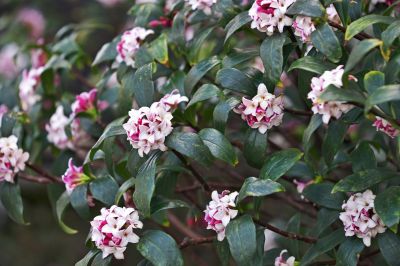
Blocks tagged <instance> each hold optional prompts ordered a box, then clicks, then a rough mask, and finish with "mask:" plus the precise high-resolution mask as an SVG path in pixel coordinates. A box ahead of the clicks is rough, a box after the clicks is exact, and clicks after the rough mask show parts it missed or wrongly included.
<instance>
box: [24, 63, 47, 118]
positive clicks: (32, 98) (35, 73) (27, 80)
mask: <svg viewBox="0 0 400 266" xmlns="http://www.w3.org/2000/svg"><path fill="white" fill-rule="evenodd" d="M42 72H43V67H39V68H32V69H30V70H24V72H23V73H22V80H21V82H20V84H19V98H20V100H21V107H22V110H24V111H25V112H29V111H30V110H31V108H32V106H33V105H34V104H35V103H36V102H38V101H39V100H40V96H39V95H37V94H36V89H37V87H38V86H39V84H40V75H41V74H42Z"/></svg>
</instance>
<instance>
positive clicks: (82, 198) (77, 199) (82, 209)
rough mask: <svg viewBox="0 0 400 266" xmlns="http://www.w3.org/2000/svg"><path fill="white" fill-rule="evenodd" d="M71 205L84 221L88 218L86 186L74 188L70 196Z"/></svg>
mask: <svg viewBox="0 0 400 266" xmlns="http://www.w3.org/2000/svg"><path fill="white" fill-rule="evenodd" d="M70 200H71V205H72V207H73V208H74V209H75V211H76V212H77V213H78V214H79V216H80V217H82V218H83V219H85V220H89V218H90V210H89V205H88V203H87V184H82V185H79V186H77V187H75V188H74V190H72V193H71V195H70Z"/></svg>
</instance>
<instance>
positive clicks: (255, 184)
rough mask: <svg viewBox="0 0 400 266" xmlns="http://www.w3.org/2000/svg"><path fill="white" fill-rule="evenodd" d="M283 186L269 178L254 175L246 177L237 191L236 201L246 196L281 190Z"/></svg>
mask: <svg viewBox="0 0 400 266" xmlns="http://www.w3.org/2000/svg"><path fill="white" fill-rule="evenodd" d="M283 191H285V188H284V187H283V186H282V185H281V184H279V183H278V182H275V181H272V180H270V179H258V178H255V177H249V178H246V180H245V181H244V183H243V185H242V188H241V189H240V191H239V196H238V198H237V202H240V201H242V200H243V199H244V198H246V197H263V196H267V195H271V194H273V193H276V192H283Z"/></svg>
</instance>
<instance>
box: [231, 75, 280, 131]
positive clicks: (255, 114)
mask: <svg viewBox="0 0 400 266" xmlns="http://www.w3.org/2000/svg"><path fill="white" fill-rule="evenodd" d="M234 111H235V112H236V113H238V114H240V115H241V116H242V119H243V120H245V121H246V122H247V124H248V125H249V126H250V127H251V128H257V129H258V131H259V132H260V133H261V134H264V133H265V132H267V130H268V129H270V128H272V127H273V126H279V125H280V124H281V123H282V118H283V97H282V96H279V97H275V95H273V94H271V93H269V92H268V90H267V87H266V86H265V85H264V84H263V83H261V84H260V85H259V86H258V90H257V95H256V96H254V97H253V98H252V99H251V100H249V99H246V98H244V97H243V98H242V103H241V104H240V105H239V106H238V107H237V108H235V109H234Z"/></svg>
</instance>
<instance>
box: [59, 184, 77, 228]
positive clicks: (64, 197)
mask: <svg viewBox="0 0 400 266" xmlns="http://www.w3.org/2000/svg"><path fill="white" fill-rule="evenodd" d="M69 203H70V201H69V195H68V193H67V191H65V192H64V193H63V194H61V196H60V198H59V199H58V200H57V202H56V217H57V221H58V224H59V225H60V227H61V229H62V230H63V231H64V232H65V233H67V234H76V233H77V232H78V231H77V230H75V229H73V228H71V227H69V226H67V225H66V224H65V223H64V221H63V216H64V212H65V209H66V208H67V207H68V205H69Z"/></svg>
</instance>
